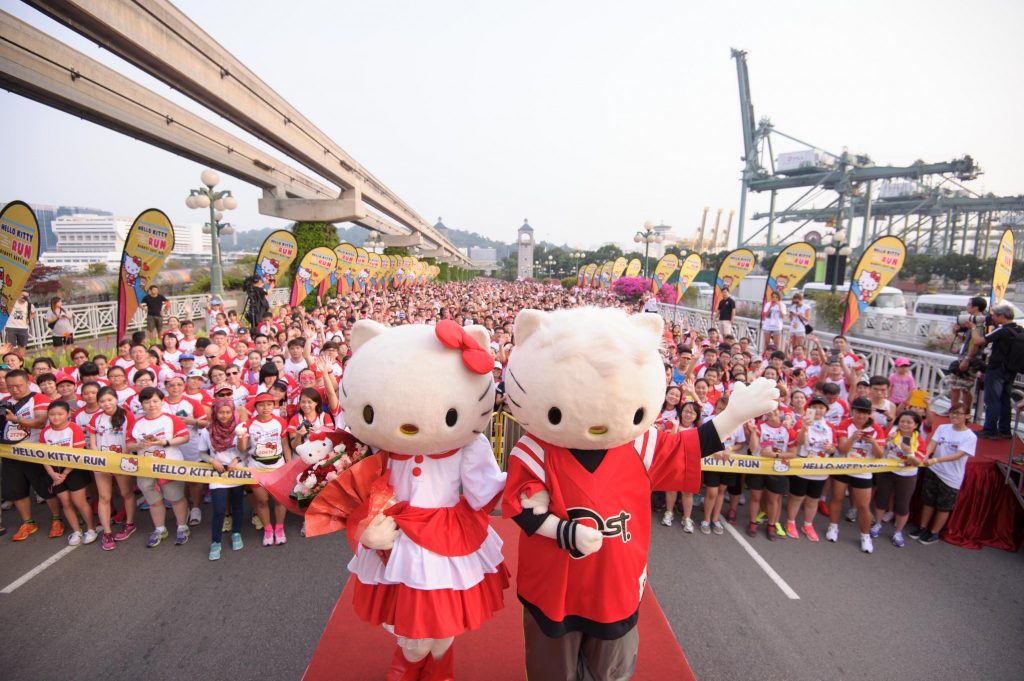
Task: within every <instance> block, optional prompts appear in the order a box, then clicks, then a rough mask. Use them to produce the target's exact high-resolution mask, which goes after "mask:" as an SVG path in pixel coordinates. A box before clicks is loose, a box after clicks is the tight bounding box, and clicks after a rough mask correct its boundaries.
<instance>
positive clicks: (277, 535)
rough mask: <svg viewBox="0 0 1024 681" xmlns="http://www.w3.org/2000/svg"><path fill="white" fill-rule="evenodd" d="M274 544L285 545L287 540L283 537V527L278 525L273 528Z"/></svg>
mask: <svg viewBox="0 0 1024 681" xmlns="http://www.w3.org/2000/svg"><path fill="white" fill-rule="evenodd" d="M274 542H275V543H277V544H285V543H287V542H288V539H287V538H285V536H284V525H278V526H277V527H275V528H274Z"/></svg>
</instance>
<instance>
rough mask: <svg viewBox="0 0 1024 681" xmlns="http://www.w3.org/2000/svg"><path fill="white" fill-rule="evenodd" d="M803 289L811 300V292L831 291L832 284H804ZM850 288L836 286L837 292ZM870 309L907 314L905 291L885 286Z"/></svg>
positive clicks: (877, 311)
mask: <svg viewBox="0 0 1024 681" xmlns="http://www.w3.org/2000/svg"><path fill="white" fill-rule="evenodd" d="M802 290H803V294H804V298H805V299H808V300H809V299H810V296H809V295H808V294H809V293H815V294H816V293H830V292H831V291H832V286H831V285H830V284H804V285H803V289H802ZM849 290H850V285H849V284H843V285H842V286H836V293H846V292H847V291H849ZM870 309H871V310H874V312H875V314H885V315H895V316H905V315H906V314H907V300H906V298H904V297H903V291H901V290H899V289H898V288H894V287H892V286H885V287H883V288H882V291H881V293H879V294H878V297H877V298H875V300H874V302H873V303H871V308H870Z"/></svg>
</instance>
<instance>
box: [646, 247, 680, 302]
mask: <svg viewBox="0 0 1024 681" xmlns="http://www.w3.org/2000/svg"><path fill="white" fill-rule="evenodd" d="M678 267H679V256H678V255H676V254H675V253H666V254H665V255H663V256H661V260H659V261H658V264H657V265H655V266H654V276H652V277H651V293H653V294H654V295H658V294H659V293H661V289H662V288H664V286H665V285H666V284H668V278H669V277H671V276H672V273H673V272H675V271H676V268H678Z"/></svg>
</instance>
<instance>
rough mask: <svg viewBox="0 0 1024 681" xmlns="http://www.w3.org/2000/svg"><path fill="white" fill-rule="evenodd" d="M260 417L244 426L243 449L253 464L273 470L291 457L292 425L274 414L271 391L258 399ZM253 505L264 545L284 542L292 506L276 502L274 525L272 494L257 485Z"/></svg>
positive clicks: (263, 468)
mask: <svg viewBox="0 0 1024 681" xmlns="http://www.w3.org/2000/svg"><path fill="white" fill-rule="evenodd" d="M253 402H254V406H255V409H256V416H255V417H254V418H252V419H250V420H249V422H248V423H246V424H245V426H244V427H243V428H244V429H243V432H242V433H241V434H240V435H239V437H238V448H239V450H240V451H243V452H248V454H249V463H248V465H249V467H250V468H256V469H262V470H272V469H275V468H280V467H281V466H283V465H284V464H285V462H287V461H288V460H289V459H291V449H290V447H289V446H288V439H287V438H286V437H285V433H286V431H287V429H288V424H286V423H285V421H284V419H282V418H281V417H279V416H274V404H275V402H276V398H274V396H273V395H271V394H270V393H263V394H260V395H257V396H256V397H255V398H254V399H253ZM252 496H253V507H254V510H255V511H256V515H257V516H259V518H260V520H261V521H262V522H263V545H264V546H273V545H274V544H275V543H277V544H284V543H285V542H286V541H287V539H286V537H285V534H284V517H285V514H286V513H287V512H288V509H286V508H285V507H284V505H283V504H281V503H280V502H275V504H276V508H275V509H274V510H275V517H274V520H275V522H274V525H273V526H271V524H270V505H269V503H270V495H269V494H268V493H267V490H265V489H263V488H262V487H254V488H253V494H252Z"/></svg>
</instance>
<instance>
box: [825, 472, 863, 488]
mask: <svg viewBox="0 0 1024 681" xmlns="http://www.w3.org/2000/svg"><path fill="white" fill-rule="evenodd" d="M832 477H833V479H835V481H836V482H841V483H843V484H844V485H849V486H850V487H852V488H853V489H871V478H852V477H850V476H849V475H834V476H832Z"/></svg>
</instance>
